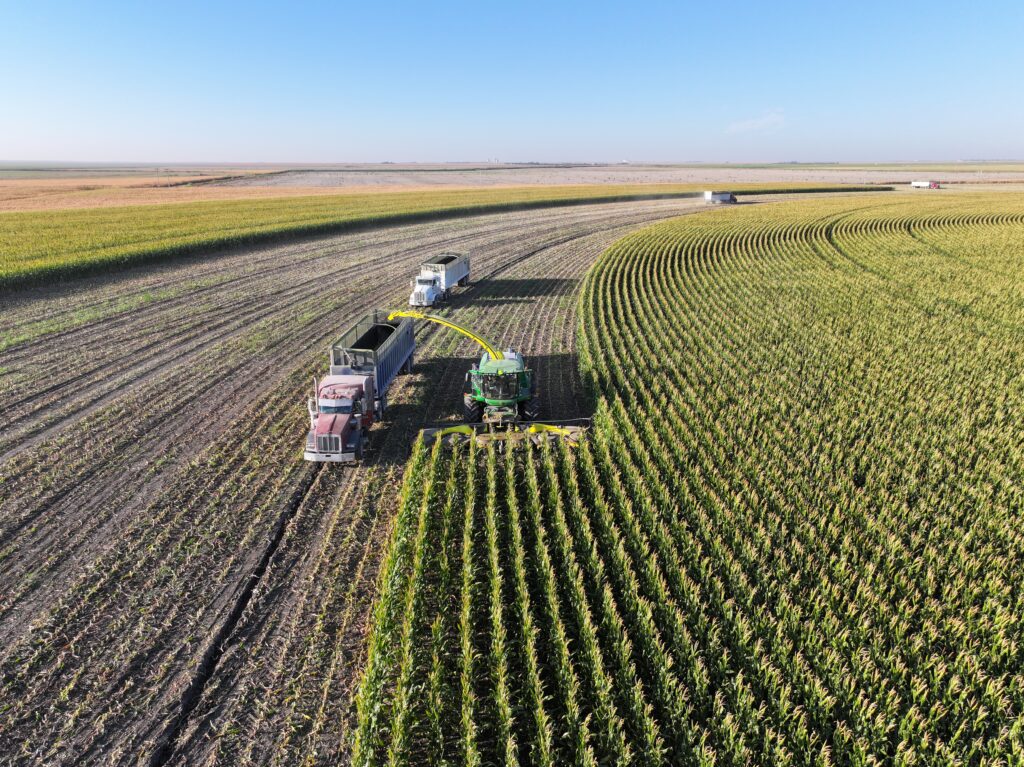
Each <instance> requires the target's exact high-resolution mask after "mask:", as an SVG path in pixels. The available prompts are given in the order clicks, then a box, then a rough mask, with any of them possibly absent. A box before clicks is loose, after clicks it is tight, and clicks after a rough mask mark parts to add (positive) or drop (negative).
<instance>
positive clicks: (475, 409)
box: [462, 397, 484, 423]
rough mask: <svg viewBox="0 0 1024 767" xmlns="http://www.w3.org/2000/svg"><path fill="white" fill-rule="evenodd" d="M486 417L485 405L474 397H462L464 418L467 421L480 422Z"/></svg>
mask: <svg viewBox="0 0 1024 767" xmlns="http://www.w3.org/2000/svg"><path fill="white" fill-rule="evenodd" d="M483 419H484V405H483V403H482V402H477V401H476V400H475V399H473V398H472V397H463V399H462V420H464V421H465V422H466V423H480V422H481V421H482V420H483Z"/></svg>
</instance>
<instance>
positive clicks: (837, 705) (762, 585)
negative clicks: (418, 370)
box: [354, 195, 1024, 765]
mask: <svg viewBox="0 0 1024 767" xmlns="http://www.w3.org/2000/svg"><path fill="white" fill-rule="evenodd" d="M1022 278H1024V199H1022V198H1021V197H1016V196H1008V195H1000V196H988V197H983V196H977V197H975V196H969V195H960V196H956V197H939V198H937V199H928V200H920V199H907V198H905V199H903V200H885V201H881V200H877V199H876V200H865V199H859V200H842V201H839V200H826V201H804V202H800V203H796V204H780V205H777V206H758V207H751V208H747V209H733V210H730V211H716V212H713V213H709V214H707V215H702V216H692V217H689V218H686V219H680V220H677V221H673V222H670V223H667V224H661V225H656V226H653V227H650V228H647V229H645V230H642V231H640V232H638V233H636V234H634V235H631V236H629V237H626V238H625V239H623V240H621V241H620V242H619V243H617V244H616V245H615V246H614V247H613V248H611V249H610V250H609V251H608V252H607V253H606V254H605V255H604V256H603V257H602V259H601V260H600V261H599V263H598V264H597V266H596V267H595V268H594V269H593V270H592V272H591V274H590V276H589V278H588V281H587V283H586V285H585V288H584V292H583V296H582V300H581V303H580V309H581V318H580V322H581V325H580V327H581V334H582V336H583V339H582V346H583V362H584V368H585V371H586V373H587V375H588V377H589V379H590V381H591V384H592V387H593V392H594V395H595V402H596V420H595V428H594V430H593V433H592V437H591V438H590V439H589V440H588V441H587V442H586V443H585V444H584V446H583V447H581V448H579V449H576V450H571V449H569V448H567V447H564V446H563V447H557V446H556V447H552V448H533V447H519V448H517V449H516V450H514V451H512V452H509V453H504V454H498V453H496V452H494V451H493V450H491V449H489V450H483V449H480V450H474V451H472V454H470V455H467V454H465V453H461V454H454V455H453V454H451V453H447V452H444V451H441V450H438V449H434V450H428V449H425V448H423V447H422V446H420V447H418V448H417V450H416V452H415V453H414V457H413V460H412V462H411V464H410V467H409V469H408V472H407V475H406V481H405V484H404V488H403V496H402V508H401V512H400V516H399V519H398V522H397V527H396V532H395V539H394V543H393V549H392V551H391V554H390V558H389V562H388V565H387V567H386V571H385V573H384V582H383V583H382V594H383V596H382V599H381V602H380V603H379V605H378V610H377V613H376V616H375V626H374V629H373V632H372V635H371V649H370V658H369V662H368V667H367V670H366V674H365V677H364V681H363V686H362V688H361V691H360V694H359V697H358V700H357V703H358V708H359V728H358V732H357V735H356V742H355V754H354V755H355V762H356V763H357V764H360V765H364V764H391V765H400V764H442V763H449V764H470V765H473V764H497V763H501V764H517V763H518V764H541V765H555V764H558V765H562V764H587V765H597V764H613V763H633V764H642V765H648V764H731V765H737V764H765V765H767V764H772V765H782V764H844V765H858V764H990V765H996V764H1017V763H1020V761H1021V760H1022V759H1024V732H1022V729H1024V643H1022V640H1024V589H1022V586H1024V534H1022V532H1021V528H1022V524H1021V523H1022V521H1024V447H1022V443H1024V426H1022V419H1024V378H1022V372H1024V280H1022Z"/></svg>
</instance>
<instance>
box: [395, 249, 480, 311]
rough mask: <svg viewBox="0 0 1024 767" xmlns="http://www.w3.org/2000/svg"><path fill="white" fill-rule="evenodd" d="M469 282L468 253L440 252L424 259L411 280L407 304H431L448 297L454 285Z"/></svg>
mask: <svg viewBox="0 0 1024 767" xmlns="http://www.w3.org/2000/svg"><path fill="white" fill-rule="evenodd" d="M468 282H469V254H467V253H442V254H441V255H439V256H435V257H434V258H431V259H429V260H428V261H424V262H423V263H422V264H421V265H420V273H419V274H418V275H416V278H415V279H414V280H413V281H412V293H410V294H409V306H433V305H434V304H436V303H437V302H438V301H443V300H444V299H446V298H448V293H449V292H450V291H451V289H452V288H454V287H455V286H456V285H466V284H467V283H468Z"/></svg>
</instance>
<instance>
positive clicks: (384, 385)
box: [303, 311, 416, 462]
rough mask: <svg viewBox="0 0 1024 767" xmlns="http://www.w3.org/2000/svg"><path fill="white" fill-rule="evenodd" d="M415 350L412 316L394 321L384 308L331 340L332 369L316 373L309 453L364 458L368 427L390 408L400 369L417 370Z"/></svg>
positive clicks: (333, 458)
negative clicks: (389, 399) (389, 398)
mask: <svg viewBox="0 0 1024 767" xmlns="http://www.w3.org/2000/svg"><path fill="white" fill-rule="evenodd" d="M415 350H416V339H415V337H414V336H413V328H412V321H411V320H410V319H408V318H405V317H403V318H401V319H398V320H395V321H388V319H387V312H381V311H373V312H370V313H369V314H367V315H366V316H365V317H363V318H362V319H361V320H359V321H358V322H357V323H355V325H353V326H352V327H351V328H349V329H348V330H347V331H346V332H345V333H344V334H342V336H341V338H339V339H338V340H337V341H335V342H334V343H333V344H331V348H330V351H329V354H330V360H331V367H330V375H327V376H325V377H324V378H322V379H320V380H319V381H317V380H316V379H315V378H314V379H313V397H311V398H310V400H309V403H308V408H309V434H308V435H307V436H306V449H305V451H304V452H303V457H304V458H305V459H306V460H307V461H332V462H348V461H357V460H359V459H361V458H362V457H363V445H364V442H365V441H366V437H367V431H368V430H369V428H370V426H372V425H373V423H374V421H376V420H379V419H381V418H383V417H384V413H385V411H386V410H387V391H388V387H389V386H391V382H392V381H394V380H395V378H396V377H397V376H398V374H399V373H408V372H411V371H412V363H413V352H414V351H415Z"/></svg>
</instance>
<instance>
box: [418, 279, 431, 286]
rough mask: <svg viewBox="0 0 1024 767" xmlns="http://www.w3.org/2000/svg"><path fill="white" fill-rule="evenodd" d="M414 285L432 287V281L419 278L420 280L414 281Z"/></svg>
mask: <svg viewBox="0 0 1024 767" xmlns="http://www.w3.org/2000/svg"><path fill="white" fill-rule="evenodd" d="M416 284H417V285H433V284H434V281H433V280H428V279H426V278H421V279H418V280H416Z"/></svg>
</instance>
